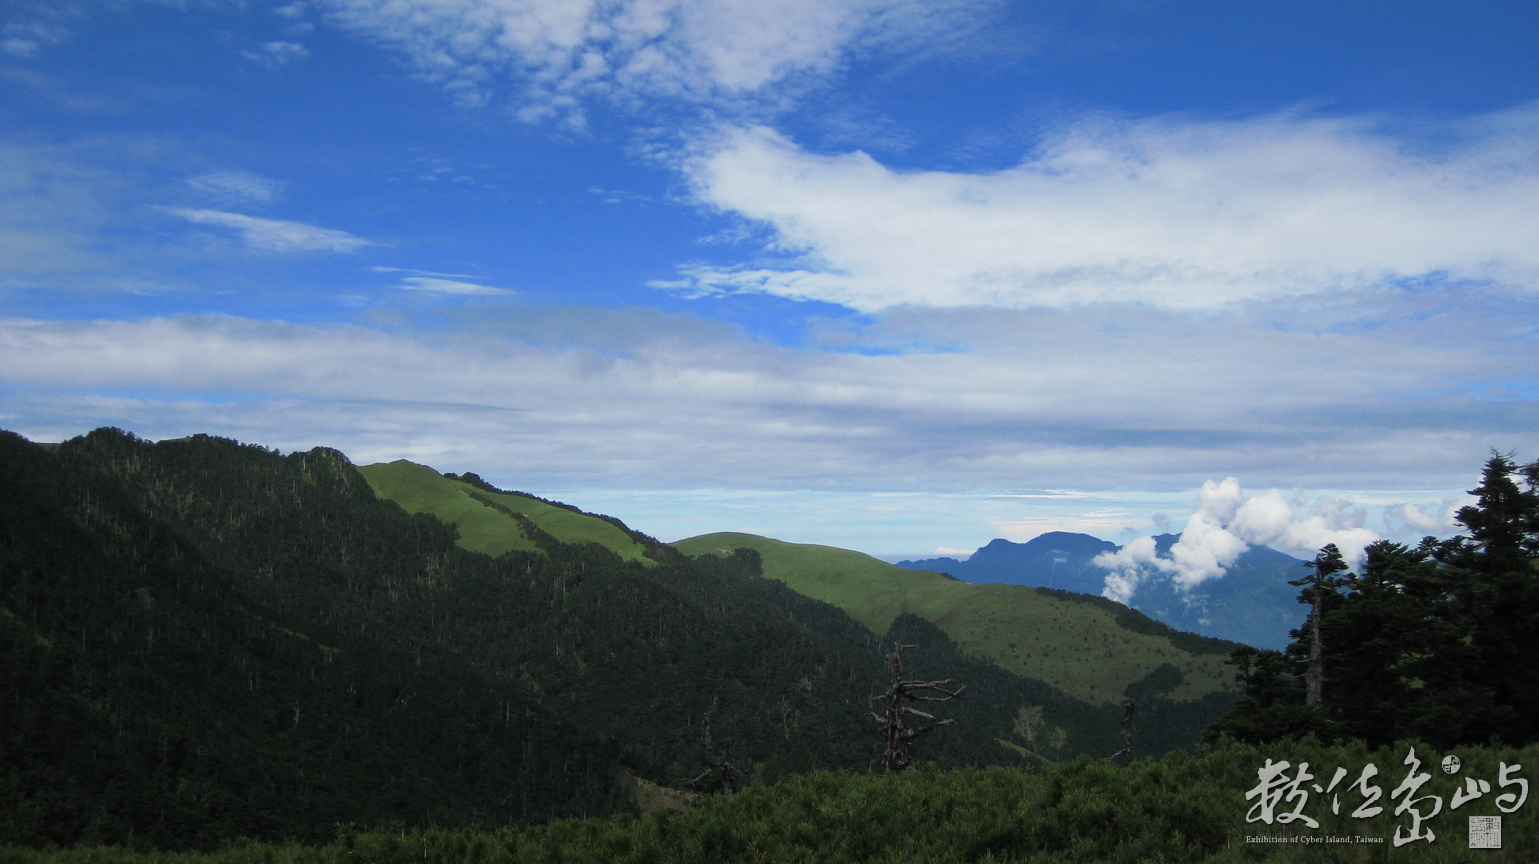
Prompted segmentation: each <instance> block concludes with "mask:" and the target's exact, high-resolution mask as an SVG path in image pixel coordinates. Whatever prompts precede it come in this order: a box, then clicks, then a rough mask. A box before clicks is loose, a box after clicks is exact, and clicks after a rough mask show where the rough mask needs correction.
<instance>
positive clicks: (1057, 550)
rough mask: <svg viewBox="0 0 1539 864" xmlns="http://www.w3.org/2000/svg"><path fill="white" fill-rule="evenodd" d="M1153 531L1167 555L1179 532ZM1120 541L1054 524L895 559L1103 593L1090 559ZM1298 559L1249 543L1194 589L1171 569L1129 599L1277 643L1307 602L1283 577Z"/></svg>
mask: <svg viewBox="0 0 1539 864" xmlns="http://www.w3.org/2000/svg"><path fill="white" fill-rule="evenodd" d="M1154 539H1155V548H1156V550H1157V552H1158V554H1159V555H1160V556H1162V557H1165V556H1168V555H1169V553H1170V547H1171V546H1173V545H1175V543H1176V541H1177V540H1178V539H1180V538H1179V537H1177V535H1175V534H1161V535H1158V536H1156V537H1155V538H1154ZM1118 548H1120V547H1118V546H1117V545H1116V544H1115V543H1111V542H1108V541H1106V540H1102V539H1100V538H1098V537H1092V536H1091V535H1089V534H1075V533H1069V532H1065V531H1051V532H1048V533H1046V534H1043V535H1041V536H1039V537H1035V538H1033V539H1031V540H1029V541H1027V542H1025V543H1013V542H1011V541H1009V540H1003V539H999V540H992V541H990V542H989V543H988V544H987V545H985V546H982V547H980V548H979V549H978V551H977V552H974V553H973V555H972V556H971V557H970V558H968V559H967V560H966V561H961V560H958V559H956V558H929V559H925V560H920V561H899V562H898V566H899V567H904V568H908V569H910V570H929V571H932V572H936V573H947V574H950V575H952V576H955V577H956V578H958V579H961V580H963V581H966V582H999V583H1003V584H1007V585H1029V586H1032V587H1036V588H1057V589H1060V590H1064V591H1075V592H1079V593H1082V594H1093V595H1096V596H1101V593H1102V591H1103V590H1104V589H1105V585H1106V576H1107V574H1108V572H1110V571H1108V570H1107V569H1106V568H1104V567H1100V566H1097V565H1096V564H1095V563H1093V562H1094V559H1095V557H1096V556H1097V555H1100V554H1101V553H1103V552H1115V551H1117V549H1118ZM1303 566H1304V562H1303V561H1301V560H1299V559H1297V558H1294V557H1292V556H1291V555H1286V554H1284V553H1282V552H1278V551H1277V550H1275V549H1271V548H1268V547H1265V546H1253V547H1251V548H1250V549H1248V550H1246V552H1245V553H1244V554H1243V555H1241V556H1240V558H1239V560H1237V561H1235V563H1234V564H1233V565H1231V566H1230V567H1229V568H1228V569H1227V571H1226V573H1225V575H1224V576H1223V577H1221V578H1218V579H1210V580H1208V581H1206V582H1203V583H1201V584H1200V585H1199V586H1197V587H1196V588H1194V589H1192V590H1191V591H1183V590H1181V589H1179V588H1177V587H1176V586H1175V584H1174V583H1173V582H1172V581H1171V579H1170V576H1169V575H1168V574H1164V573H1158V572H1155V573H1150V574H1148V575H1147V576H1146V577H1145V578H1144V579H1143V581H1141V582H1140V583H1139V586H1138V589H1137V591H1136V592H1135V593H1134V595H1133V597H1132V602H1131V603H1130V604H1129V605H1130V606H1131V607H1132V608H1134V609H1137V610H1138V611H1140V612H1142V613H1144V614H1145V615H1148V616H1149V617H1150V618H1153V619H1155V620H1156V621H1161V622H1163V623H1165V624H1169V625H1170V626H1172V627H1175V628H1178V629H1181V630H1187V631H1190V632H1193V633H1201V634H1203V635H1204V636H1215V637H1218V638H1220V639H1230V640H1233V641H1236V642H1244V643H1246V644H1249V645H1255V646H1258V647H1261V648H1273V649H1282V648H1284V647H1286V646H1287V644H1288V642H1289V638H1288V631H1289V630H1292V629H1293V628H1295V627H1298V626H1300V625H1302V624H1303V621H1304V617H1305V612H1306V610H1305V608H1304V606H1303V605H1302V604H1300V603H1299V602H1298V589H1297V588H1295V587H1294V586H1292V585H1289V584H1288V580H1290V579H1297V578H1299V577H1300V576H1302V575H1303V572H1304V571H1303Z"/></svg>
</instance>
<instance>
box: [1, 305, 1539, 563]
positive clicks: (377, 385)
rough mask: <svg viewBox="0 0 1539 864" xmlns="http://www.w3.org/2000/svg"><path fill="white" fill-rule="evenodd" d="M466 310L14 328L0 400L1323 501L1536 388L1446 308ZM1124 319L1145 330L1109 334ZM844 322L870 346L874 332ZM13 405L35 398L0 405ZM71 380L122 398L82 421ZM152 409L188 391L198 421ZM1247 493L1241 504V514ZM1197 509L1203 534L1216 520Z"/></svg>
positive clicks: (777, 482) (502, 446)
mask: <svg viewBox="0 0 1539 864" xmlns="http://www.w3.org/2000/svg"><path fill="white" fill-rule="evenodd" d="M465 314H466V316H467V318H466V320H464V321H458V320H455V321H450V322H449V323H448V324H446V329H443V330H438V329H431V328H429V329H418V330H411V329H400V328H399V327H398V326H397V327H396V328H395V329H392V330H390V331H379V330H373V329H368V328H364V327H358V326H336V325H331V326H322V325H304V326H302V325H296V324H282V323H276V322H260V321H253V320H249V319H242V318H234V317H226V316H216V317H186V318H155V319H146V320H138V321H117V322H112V321H101V322H67V321H52V322H49V321H29V320H25V319H9V320H6V321H4V322H3V323H0V368H3V369H5V370H6V371H5V374H4V381H5V383H6V385H7V386H8V387H9V388H11V391H12V393H13V395H12V396H10V397H6V398H4V399H0V411H3V412H5V413H7V414H8V415H9V416H13V417H22V418H24V419H25V423H24V424H22V425H21V426H20V427H19V428H18V427H16V426H15V424H14V423H12V426H13V428H17V431H21V432H23V433H24V434H28V435H39V436H42V437H44V438H51V437H58V436H60V435H66V434H77V433H78V432H81V431H85V429H88V428H91V427H92V426H95V425H99V424H100V423H103V422H114V423H122V424H125V425H127V426H128V427H129V428H133V429H135V431H139V432H141V433H142V434H146V435H153V436H162V435H166V436H169V435H176V434H187V433H189V432H196V431H221V432H224V433H225V434H232V435H237V436H238V437H243V438H248V439H251V440H258V441H264V442H267V443H272V444H275V445H279V446H300V445H306V446H308V445H313V444H321V443H326V444H331V445H332V446H338V447H342V448H344V449H346V450H347V451H348V452H350V453H356V452H363V453H367V454H370V455H371V456H378V457H381V458H383V457H384V456H386V455H389V456H390V457H391V458H398V457H403V456H404V457H411V458H425V459H433V458H436V457H437V456H439V455H440V454H442V453H445V452H450V451H452V452H455V453H459V454H461V455H462V456H463V458H464V461H462V462H459V463H457V464H459V465H460V466H461V467H462V468H464V467H468V468H470V469H471V470H477V471H482V472H484V473H502V474H508V475H530V474H534V475H538V476H541V477H545V478H548V479H549V478H568V479H571V478H578V477H582V478H590V479H591V478H600V477H601V478H606V479H605V480H604V482H607V483H616V484H621V485H643V486H645V485H660V486H662V487H667V488H694V487H709V488H733V487H736V488H747V487H755V488H780V489H787V488H790V489H794V488H851V489H873V490H875V489H888V490H925V491H929V492H947V491H959V490H969V489H971V490H993V491H996V492H999V491H1011V490H1021V489H1043V488H1049V489H1053V488H1058V489H1063V488H1078V489H1084V488H1102V489H1105V488H1112V487H1120V488H1125V489H1149V490H1175V489H1182V488H1191V487H1192V486H1194V485H1197V484H1199V483H1201V478H1202V476H1203V474H1207V476H1213V474H1220V476H1222V473H1221V472H1225V471H1235V472H1244V474H1245V475H1247V476H1251V477H1255V478H1258V482H1260V483H1262V484H1271V485H1285V484H1286V485H1291V484H1294V483H1299V484H1304V485H1306V486H1310V487H1313V488H1336V489H1343V488H1345V489H1351V488H1359V489H1362V488H1367V489H1374V488H1379V489H1383V488H1405V487H1404V482H1405V481H1404V478H1406V477H1408V476H1410V477H1416V478H1417V483H1418V484H1419V487H1418V488H1427V489H1432V490H1448V489H1457V488H1463V486H1462V484H1467V483H1468V482H1469V477H1470V472H1472V471H1474V470H1475V469H1476V466H1478V465H1479V464H1480V462H1481V460H1482V459H1483V458H1484V456H1485V454H1486V453H1487V452H1488V448H1489V447H1490V446H1493V445H1499V446H1502V447H1503V448H1507V447H1518V448H1520V449H1523V450H1525V452H1526V451H1527V450H1529V449H1534V444H1535V438H1534V435H1533V429H1534V428H1536V427H1539V415H1536V411H1535V408H1534V406H1533V404H1532V403H1530V402H1520V401H1505V402H1498V401H1481V400H1479V399H1475V398H1472V397H1471V396H1469V395H1467V394H1465V393H1464V392H1462V391H1463V389H1464V381H1465V380H1466V379H1468V378H1475V379H1477V380H1478V379H1479V378H1480V377H1481V376H1486V375H1488V374H1490V370H1491V369H1492V368H1509V367H1506V366H1505V365H1504V364H1507V363H1511V362H1513V361H1514V360H1516V361H1517V362H1518V363H1520V364H1521V368H1533V366H1534V361H1533V359H1532V357H1529V356H1519V355H1515V354H1512V353H1507V354H1503V355H1500V356H1488V355H1486V354H1485V353H1483V352H1479V351H1477V352H1470V351H1468V350H1467V349H1466V348H1464V347H1463V346H1462V344H1461V343H1462V342H1463V340H1464V339H1465V338H1466V334H1465V333H1464V331H1463V330H1462V329H1461V327H1460V326H1459V325H1458V322H1456V321H1450V320H1440V321H1436V322H1432V323H1430V324H1425V325H1421V324H1418V325H1417V326H1409V325H1396V326H1392V327H1389V328H1387V329H1385V330H1380V331H1376V332H1373V333H1371V334H1360V335H1343V336H1335V337H1331V338H1322V337H1318V336H1315V335H1312V334H1288V333H1280V332H1276V331H1269V330H1267V329H1265V328H1262V327H1256V326H1255V325H1249V326H1247V325H1245V323H1244V322H1243V321H1240V320H1233V319H1231V320H1218V321H1207V322H1204V321H1201V320H1197V319H1193V318H1189V317H1185V318H1184V317H1181V316H1176V315H1174V314H1172V313H1158V312H1153V311H1147V312H1143V313H1140V314H1138V315H1128V314H1123V315H1119V316H1111V317H1105V316H1103V317H1098V318H1091V317H1089V316H1067V315H1064V314H1062V313H1050V312H1040V313H1010V312H1002V311H994V312H990V313H988V314H982V313H979V314H975V315H970V316H969V315H961V314H957V313H954V314H952V315H951V316H949V320H948V316H934V315H932V316H927V317H928V318H930V319H933V320H930V321H929V322H928V326H930V327H931V329H930V330H929V331H928V334H929V335H930V336H932V337H935V338H939V337H942V336H945V337H948V338H949V339H950V340H951V341H952V343H953V344H956V343H957V342H962V343H963V344H964V345H965V346H966V347H967V348H968V351H966V352H961V351H957V350H954V349H951V350H946V351H938V350H924V349H910V350H905V351H901V352H895V353H875V354H858V353H843V352H840V353H835V352H822V351H801V350H796V349H791V348H781V347H777V346H774V345H770V344H766V343H762V342H756V341H750V340H747V339H743V338H742V337H741V336H735V335H733V334H732V333H731V332H730V331H728V330H726V329H724V328H721V327H720V326H719V325H710V326H708V325H707V323H706V322H700V321H698V320H697V319H692V318H690V317H688V316H664V315H660V314H658V313H655V312H645V311H619V312H611V313H604V312H599V311H597V310H591V309H587V310H585V309H575V308H574V309H567V310H562V309H559V308H557V309H550V308H541V307H529V306H512V307H505V308H500V309H499V308H495V307H484V308H478V309H476V310H474V312H473V313H470V312H466V313H465ZM897 323H898V322H890V323H889V325H887V326H897ZM913 323H914V324H915V325H916V326H918V325H919V324H921V323H925V322H920V321H917V320H916V321H915V322H913ZM1138 331H1147V332H1149V333H1154V334H1158V335H1153V336H1148V337H1146V338H1145V337H1140V338H1128V336H1127V334H1128V333H1129V332H1135V333H1136V332H1138ZM855 335H856V337H857V338H860V339H863V340H866V344H869V345H873V346H875V345H877V344H879V338H880V335H881V334H879V333H878V334H875V335H871V334H855ZM1236 340H1237V341H1236ZM1234 344H1244V345H1246V348H1247V350H1246V352H1243V353H1242V352H1235V351H1234V350H1232V346H1233V345H1234ZM1530 353H1531V351H1530ZM1278 357H1288V358H1291V359H1290V362H1289V363H1288V364H1285V365H1284V366H1282V367H1279V364H1278V363H1277V358H1278ZM1406 391H1412V392H1411V393H1410V395H1402V394H1403V393H1405V392H1406ZM21 393H44V394H53V395H50V396H46V397H44V396H29V397H27V398H28V403H27V405H28V407H26V408H25V410H23V409H22V408H20V407H16V406H15V405H10V407H7V406H8V404H9V403H8V402H7V401H6V400H7V399H10V400H13V401H14V399H19V398H21V397H20V395H17V394H21ZM1237 393H1241V394H1247V395H1246V396H1245V397H1243V398H1237V397H1236V396H1235V394H1237ZM1428 394H1433V395H1428ZM1438 394H1441V395H1438ZM86 396H91V398H103V399H108V398H110V399H127V400H129V401H127V402H123V403H121V407H120V408H118V409H114V410H113V411H111V412H106V413H101V412H95V411H94V409H89V408H87V407H85V405H86V403H85V402H82V401H80V400H81V399H84V398H85V397H86ZM39 399H41V400H43V401H41V402H39V401H38V400H39ZM171 404H181V405H187V406H191V405H194V404H203V405H204V406H205V409H206V415H205V419H203V420H197V419H192V417H191V415H189V416H188V417H176V416H175V415H177V412H176V411H172V410H171V409H170V408H168V407H167V406H168V405H171ZM242 405H245V406H249V410H247V409H245V408H241V407H240V406H242ZM7 422H8V423H11V422H12V421H7ZM391 441H393V442H394V443H388V444H387V443H386V442H391ZM387 450H388V452H387ZM1420 484H1425V485H1424V486H1423V485H1420ZM1439 494H1445V493H1439ZM1259 507H1260V505H1259V504H1256V505H1252V509H1251V510H1248V511H1246V512H1247V513H1248V514H1249V513H1252V512H1254V513H1255V517H1254V518H1255V520H1260V518H1261V515H1262V513H1261V512H1260V510H1259V509H1258V508H1259ZM1209 510H1210V512H1212V513H1215V514H1217V515H1216V516H1215V518H1216V519H1217V525H1218V526H1219V527H1223V526H1225V525H1229V524H1230V522H1231V521H1232V520H1231V519H1230V517H1229V516H1228V514H1227V513H1226V512H1225V511H1222V510H1219V509H1213V508H1209ZM1248 518H1249V517H1248ZM1246 524H1252V523H1246ZM1254 524H1255V525H1260V524H1262V523H1261V522H1260V521H1255V522H1254ZM1260 530H1261V529H1260V528H1256V529H1255V532H1260ZM1231 533H1233V531H1231ZM1254 536H1260V535H1259V533H1252V534H1246V535H1245V537H1247V538H1253V537H1254ZM1280 536H1281V535H1280ZM1308 542H1309V543H1310V544H1312V543H1313V542H1314V538H1310V539H1309V540H1308Z"/></svg>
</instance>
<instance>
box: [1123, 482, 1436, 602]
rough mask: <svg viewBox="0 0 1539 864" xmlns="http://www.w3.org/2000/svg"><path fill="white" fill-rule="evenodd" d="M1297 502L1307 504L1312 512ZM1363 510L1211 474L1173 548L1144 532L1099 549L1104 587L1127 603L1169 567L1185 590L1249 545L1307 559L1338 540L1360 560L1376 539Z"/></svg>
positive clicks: (1216, 574)
mask: <svg viewBox="0 0 1539 864" xmlns="http://www.w3.org/2000/svg"><path fill="white" fill-rule="evenodd" d="M1407 506H1408V505H1407ZM1296 508H1308V510H1307V511H1305V513H1307V515H1305V513H1301V512H1300V510H1299V509H1296ZM1413 509H1414V508H1413ZM1366 515H1367V513H1366V511H1365V510H1364V509H1363V508H1361V507H1358V506H1355V505H1353V504H1352V503H1350V502H1347V501H1343V500H1341V499H1339V498H1333V497H1329V496H1320V497H1318V498H1316V499H1314V500H1313V501H1311V500H1310V499H1309V498H1308V497H1306V496H1304V495H1303V494H1302V493H1295V494H1294V495H1293V496H1291V498H1290V497H1289V496H1285V495H1284V494H1283V493H1282V492H1280V491H1278V490H1276V489H1271V490H1268V491H1266V492H1263V493H1261V494H1259V495H1250V496H1247V495H1246V494H1245V491H1244V489H1242V488H1241V487H1240V481H1239V480H1237V479H1235V478H1233V477H1228V478H1225V479H1224V480H1223V481H1221V482H1215V481H1212V480H1209V481H1207V482H1205V483H1203V484H1202V488H1201V489H1200V490H1199V491H1198V493H1197V503H1196V507H1195V508H1194V510H1193V512H1192V514H1191V516H1190V517H1188V519H1187V522H1186V528H1185V529H1184V530H1183V531H1182V532H1181V536H1180V539H1178V540H1177V541H1176V542H1175V544H1174V545H1172V546H1171V547H1170V550H1169V554H1167V555H1163V556H1162V555H1158V554H1157V552H1156V543H1155V540H1154V538H1153V537H1142V538H1139V539H1138V540H1134V541H1133V542H1131V543H1128V544H1127V545H1125V546H1123V547H1122V548H1121V549H1119V550H1117V551H1116V552H1105V553H1102V554H1100V555H1097V556H1096V557H1095V559H1094V563H1095V565H1096V566H1098V567H1104V568H1106V569H1107V570H1110V571H1111V572H1110V573H1109V574H1108V575H1107V576H1106V584H1105V589H1104V590H1103V591H1102V594H1103V595H1104V596H1106V597H1108V598H1110V599H1112V600H1116V601H1117V602H1119V603H1127V602H1128V600H1129V599H1131V597H1132V596H1133V594H1134V593H1135V592H1136V591H1137V589H1138V586H1139V584H1140V583H1141V582H1143V581H1144V580H1145V579H1147V578H1149V577H1150V576H1152V575H1154V574H1157V573H1161V574H1167V575H1168V576H1169V577H1170V579H1171V581H1172V582H1173V583H1174V584H1175V585H1176V587H1178V588H1180V589H1182V590H1184V591H1190V590H1191V589H1192V588H1195V587H1196V586H1198V585H1200V584H1202V583H1203V582H1206V581H1208V580H1210V579H1218V578H1222V577H1223V576H1224V574H1225V572H1226V571H1227V569H1228V568H1229V567H1230V566H1231V565H1233V564H1234V562H1235V561H1237V560H1239V558H1240V556H1241V555H1243V554H1245V551H1246V550H1247V549H1249V548H1251V547H1252V546H1272V547H1274V548H1277V549H1279V550H1281V551H1284V552H1288V553H1291V554H1294V555H1296V556H1298V557H1302V558H1306V559H1307V558H1313V557H1314V554H1315V552H1316V551H1317V550H1319V549H1320V548H1321V547H1323V546H1325V545H1326V544H1328V543H1334V544H1335V545H1336V546H1337V548H1339V549H1340V550H1341V552H1342V555H1343V557H1345V558H1346V559H1347V561H1349V562H1354V563H1360V562H1361V561H1362V558H1363V550H1364V549H1366V548H1367V546H1368V544H1370V543H1372V542H1374V541H1376V540H1378V539H1379V534H1378V533H1377V532H1375V531H1373V530H1371V529H1368V528H1365V527H1363V523H1364V520H1365V518H1366Z"/></svg>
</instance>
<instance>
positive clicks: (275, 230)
mask: <svg viewBox="0 0 1539 864" xmlns="http://www.w3.org/2000/svg"><path fill="white" fill-rule="evenodd" d="M161 209H163V210H164V211H165V212H166V213H169V214H171V215H173V216H177V217H180V218H182V219H186V220H187V221H189V222H193V223H196V224H198V225H214V226H217V227H220V228H228V229H230V230H231V231H234V232H235V233H236V235H237V236H239V237H240V238H241V239H242V240H243V241H245V243H246V245H248V246H250V247H252V248H253V249H260V250H262V251H264V252H353V251H355V250H357V249H360V248H362V247H364V246H371V245H373V242H372V241H369V240H365V239H363V238H362V237H358V236H355V235H353V234H349V233H348V232H346V231H338V230H336V229H334V228H317V227H316V226H314V225H306V224H304V223H303V222H289V221H285V220H281V219H263V218H261V217H258V216H246V215H244V214H241V213H226V212H224V211H222V210H194V209H190V208H186V207H165V208H161Z"/></svg>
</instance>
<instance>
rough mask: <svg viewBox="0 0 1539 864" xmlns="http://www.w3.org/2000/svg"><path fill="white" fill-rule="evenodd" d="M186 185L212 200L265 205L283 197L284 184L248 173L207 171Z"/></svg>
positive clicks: (191, 179) (189, 180) (192, 178)
mask: <svg viewBox="0 0 1539 864" xmlns="http://www.w3.org/2000/svg"><path fill="white" fill-rule="evenodd" d="M187 184H188V185H189V186H191V187H193V188H194V189H196V190H198V191H199V192H202V193H204V194H207V195H210V196H213V197H214V198H217V199H220V200H223V201H231V202H238V203H242V204H249V203H258V204H265V203H267V202H269V201H273V200H276V199H277V198H279V197H281V196H282V195H283V189H284V185H285V184H284V183H283V181H281V180H274V179H272V178H271V177H264V176H262V175H260V174H253V173H251V172H250V171H209V172H207V173H204V174H199V175H198V176H196V177H191V178H189V179H188V180H187Z"/></svg>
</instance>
